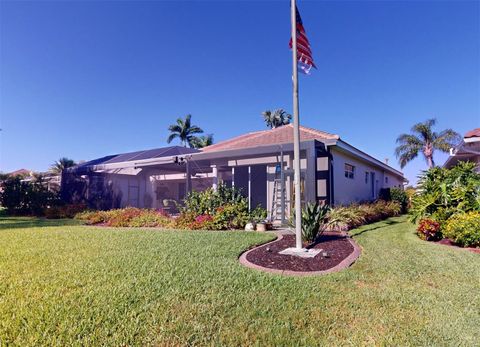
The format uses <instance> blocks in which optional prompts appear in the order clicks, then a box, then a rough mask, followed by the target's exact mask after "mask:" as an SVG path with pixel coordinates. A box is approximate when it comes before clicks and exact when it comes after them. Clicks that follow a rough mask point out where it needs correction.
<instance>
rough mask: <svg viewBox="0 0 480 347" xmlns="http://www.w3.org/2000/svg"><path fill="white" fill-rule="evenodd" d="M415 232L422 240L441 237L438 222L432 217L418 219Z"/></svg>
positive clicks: (433, 239) (432, 239)
mask: <svg viewBox="0 0 480 347" xmlns="http://www.w3.org/2000/svg"><path fill="white" fill-rule="evenodd" d="M417 234H418V236H419V237H420V238H421V239H422V240H426V241H435V240H440V239H442V233H441V232H440V223H438V222H436V221H434V220H433V219H428V218H424V219H422V220H420V223H419V224H418V228H417Z"/></svg>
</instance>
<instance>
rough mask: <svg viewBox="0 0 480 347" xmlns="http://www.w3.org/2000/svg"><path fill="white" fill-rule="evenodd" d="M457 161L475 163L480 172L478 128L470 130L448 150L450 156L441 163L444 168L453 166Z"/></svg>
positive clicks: (479, 136)
mask: <svg viewBox="0 0 480 347" xmlns="http://www.w3.org/2000/svg"><path fill="white" fill-rule="evenodd" d="M459 161H470V162H473V163H476V164H477V170H478V171H479V172H480V128H476V129H473V130H470V131H469V132H467V133H466V134H465V136H464V137H463V141H462V142H461V143H460V144H459V145H458V146H457V147H455V148H452V149H451V150H450V156H449V157H448V159H447V161H446V162H445V164H444V165H443V166H444V167H446V168H451V167H452V166H455V165H456V164H457V163H458V162H459Z"/></svg>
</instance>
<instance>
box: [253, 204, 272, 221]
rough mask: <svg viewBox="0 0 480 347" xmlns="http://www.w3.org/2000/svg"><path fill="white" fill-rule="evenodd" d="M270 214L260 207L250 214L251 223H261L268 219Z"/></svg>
mask: <svg viewBox="0 0 480 347" xmlns="http://www.w3.org/2000/svg"><path fill="white" fill-rule="evenodd" d="M267 215H268V212H267V210H266V209H264V208H263V207H262V206H260V205H258V206H257V207H255V209H253V210H252V211H251V212H250V221H251V222H253V223H261V222H264V221H265V220H266V219H267Z"/></svg>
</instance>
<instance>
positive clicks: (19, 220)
mask: <svg viewBox="0 0 480 347" xmlns="http://www.w3.org/2000/svg"><path fill="white" fill-rule="evenodd" d="M81 224H82V223H81V222H79V221H77V220H74V219H46V218H38V217H0V230H7V229H21V228H41V227H59V226H70V225H81Z"/></svg>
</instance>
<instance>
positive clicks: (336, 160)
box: [331, 148, 403, 205]
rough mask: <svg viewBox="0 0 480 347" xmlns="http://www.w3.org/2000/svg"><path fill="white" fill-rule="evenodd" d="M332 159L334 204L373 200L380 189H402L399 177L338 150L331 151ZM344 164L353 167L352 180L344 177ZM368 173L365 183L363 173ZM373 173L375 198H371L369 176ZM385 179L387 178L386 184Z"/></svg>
mask: <svg viewBox="0 0 480 347" xmlns="http://www.w3.org/2000/svg"><path fill="white" fill-rule="evenodd" d="M331 153H332V158H333V173H334V177H333V187H334V192H333V195H334V204H335V205H345V204H350V203H353V202H361V201H368V200H374V199H375V198H377V197H378V194H379V192H380V189H381V188H391V187H403V181H402V179H401V178H400V177H398V176H396V175H393V174H392V173H390V172H385V171H384V170H383V169H382V168H380V167H378V166H376V165H373V164H371V163H369V162H366V161H363V160H361V159H359V158H357V157H354V156H352V155H349V154H347V153H345V152H342V151H339V150H338V149H335V148H332V149H331ZM345 163H347V164H350V165H353V166H355V176H354V178H353V179H351V178H347V177H345ZM366 172H368V173H369V175H368V176H369V177H368V182H367V183H365V173H366ZM371 172H374V173H375V196H372V186H371V184H372V183H371V175H370V173H371ZM385 177H387V180H388V182H387V181H386V179H385Z"/></svg>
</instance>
